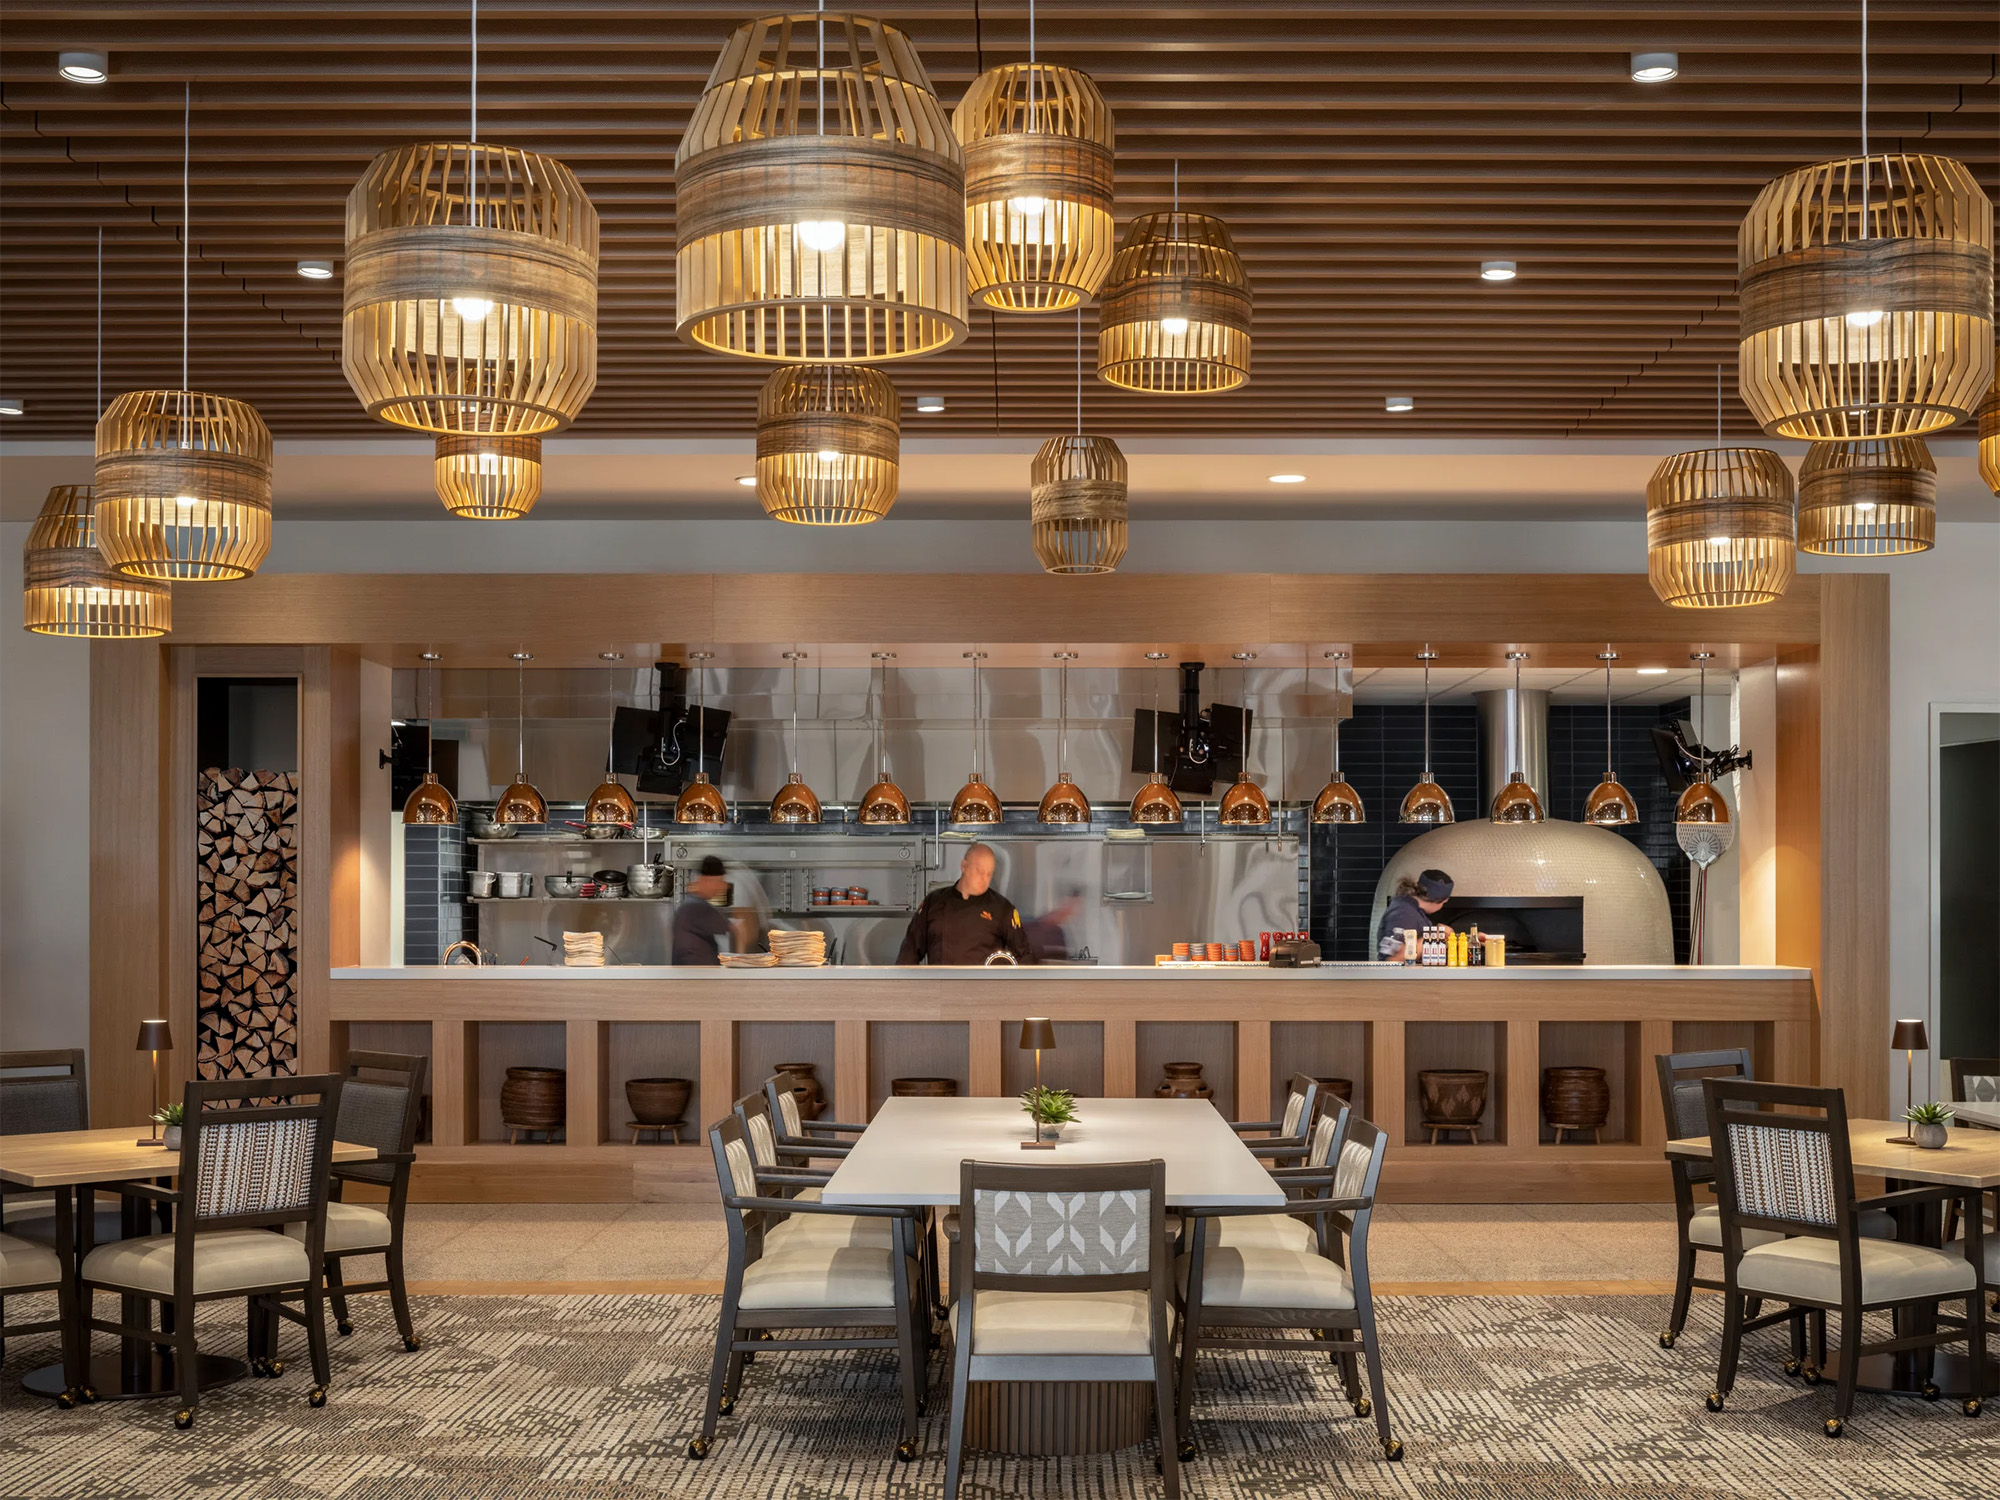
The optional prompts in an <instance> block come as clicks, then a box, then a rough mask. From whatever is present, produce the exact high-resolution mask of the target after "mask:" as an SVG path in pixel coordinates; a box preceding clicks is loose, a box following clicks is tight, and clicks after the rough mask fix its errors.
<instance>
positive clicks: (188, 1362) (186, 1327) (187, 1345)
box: [160, 1300, 201, 1432]
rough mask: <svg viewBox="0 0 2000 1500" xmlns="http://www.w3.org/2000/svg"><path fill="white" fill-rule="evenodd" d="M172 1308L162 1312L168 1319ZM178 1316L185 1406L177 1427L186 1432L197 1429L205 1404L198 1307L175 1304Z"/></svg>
mask: <svg viewBox="0 0 2000 1500" xmlns="http://www.w3.org/2000/svg"><path fill="white" fill-rule="evenodd" d="M168 1306H169V1304H167V1303H164V1302H163V1303H161V1304H160V1312H161V1314H162V1316H164V1315H165V1313H166V1310H167V1307H168ZM173 1306H174V1308H175V1312H176V1314H177V1316H176V1317H175V1319H174V1375H175V1378H176V1379H177V1381H178V1382H179V1384H180V1396H181V1406H180V1410H179V1411H177V1412H175V1413H174V1426H176V1427H178V1428H180V1429H181V1430H182V1431H183V1432H185V1431H186V1430H187V1429H188V1428H190V1427H192V1426H194V1410H195V1407H196V1406H198V1405H199V1404H200V1403H201V1356H200V1354H198V1353H197V1352H196V1350H195V1347H194V1303H193V1301H192V1300H190V1301H189V1302H188V1304H187V1305H186V1306H185V1307H181V1306H179V1305H178V1304H173Z"/></svg>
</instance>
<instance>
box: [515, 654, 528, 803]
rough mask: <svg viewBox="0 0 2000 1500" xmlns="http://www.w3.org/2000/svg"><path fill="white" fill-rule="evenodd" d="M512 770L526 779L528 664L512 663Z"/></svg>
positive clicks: (522, 778)
mask: <svg viewBox="0 0 2000 1500" xmlns="http://www.w3.org/2000/svg"><path fill="white" fill-rule="evenodd" d="M514 770H515V773H516V774H517V775H518V776H519V777H520V779H521V780H523V781H526V780H527V779H528V664H527V663H526V662H524V661H517V662H515V663H514Z"/></svg>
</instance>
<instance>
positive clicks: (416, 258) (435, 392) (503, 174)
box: [340, 0, 597, 505]
mask: <svg viewBox="0 0 2000 1500" xmlns="http://www.w3.org/2000/svg"><path fill="white" fill-rule="evenodd" d="M469 134H470V139H468V140H464V141H425V142H420V143H418V144H415V145H409V146H399V147H397V148H396V149H395V150H393V151H385V152H384V153H382V155H380V156H378V157H376V158H375V160H374V161H373V162H371V163H369V166H368V170H367V171H366V172H364V173H362V174H361V180H360V181H359V182H357V183H355V185H354V188H353V191H351V192H350V193H348V195H347V263H346V276H345V297H344V298H343V303H342V316H341V324H340V364H341V369H342V370H343V371H344V372H345V374H346V376H347V383H348V384H349V385H350V386H352V387H353V388H354V394H355V395H356V396H358V397H359V398H360V400H361V404H362V405H363V406H364V407H366V408H367V410H368V414H369V415H370V416H372V417H378V418H380V419H381V420H382V421H384V422H388V423H391V424H392V425H394V426H397V427H411V428H415V429H417V430H418V431H420V432H451V433H480V434H485V435H487V436H498V435H500V434H503V433H513V434H532V433H538V432H552V431H554V430H555V429H557V428H559V427H567V426H568V425H569V424H570V423H571V422H573V421H574V420H575V419H576V416H577V413H579V412H581V411H582V410H583V406H584V403H585V402H586V401H588V400H589V399H590V393H591V392H592V391H593V390H594V389H595V388H596V386H597V210H596V209H595V208H594V207H593V206H592V205H591V202H590V198H589V196H588V195H587V194H586V193H585V192H584V190H583V187H582V184H580V183H579V182H578V181H577V180H576V175H575V174H574V173H573V172H571V171H570V169H569V168H568V167H566V166H564V165H563V164H562V163H561V162H559V161H557V160H556V159H555V158H554V157H549V156H542V155H539V154H538V153H536V152H532V151H522V150H519V149H517V148H516V147H513V146H489V145H482V144H481V143H480V140H479V6H478V0H473V6H472V108H471V128H470V132H469ZM440 495H441V496H442V495H443V491H442V490H441V491H440ZM445 498H446V503H447V505H449V504H450V499H449V497H445Z"/></svg>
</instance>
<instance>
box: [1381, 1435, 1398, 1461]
mask: <svg viewBox="0 0 2000 1500" xmlns="http://www.w3.org/2000/svg"><path fill="white" fill-rule="evenodd" d="M1382 1456H1383V1457H1384V1458H1386V1459H1388V1460H1389V1462H1390V1463H1392V1464H1399V1463H1401V1462H1402V1461H1403V1440H1402V1439H1401V1438H1390V1439H1389V1441H1388V1442H1386V1443H1384V1444H1383V1445H1382Z"/></svg>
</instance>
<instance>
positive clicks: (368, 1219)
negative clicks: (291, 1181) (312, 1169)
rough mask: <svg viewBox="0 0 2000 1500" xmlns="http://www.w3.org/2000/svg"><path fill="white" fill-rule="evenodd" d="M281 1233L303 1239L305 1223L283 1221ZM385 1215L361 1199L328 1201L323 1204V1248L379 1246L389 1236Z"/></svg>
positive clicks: (351, 1248)
mask: <svg viewBox="0 0 2000 1500" xmlns="http://www.w3.org/2000/svg"><path fill="white" fill-rule="evenodd" d="M285 1233H286V1234H288V1235H290V1236H291V1237H292V1238H293V1239H295V1240H297V1241H298V1242H299V1243H300V1244H304V1243H305V1238H306V1226H305V1225H303V1224H287V1225H286V1226H285ZM390 1238H391V1236H390V1232H389V1216H388V1215H387V1214H385V1213H383V1212H382V1210H381V1209H379V1208H370V1207H369V1206H368V1205H367V1204H365V1203H329V1204H327V1206H326V1248H327V1249H329V1250H371V1249H373V1250H381V1249H386V1248H388V1244H389V1240H390Z"/></svg>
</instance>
